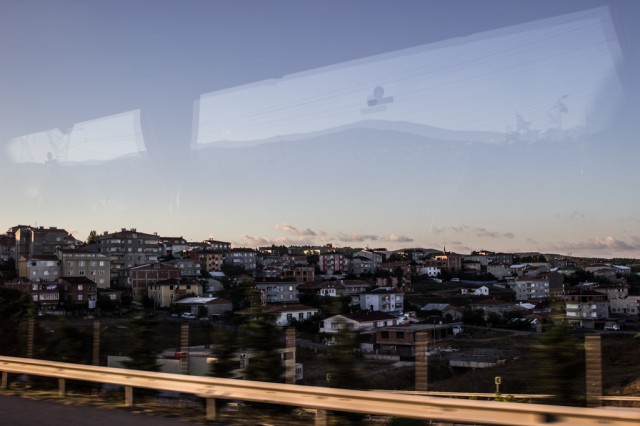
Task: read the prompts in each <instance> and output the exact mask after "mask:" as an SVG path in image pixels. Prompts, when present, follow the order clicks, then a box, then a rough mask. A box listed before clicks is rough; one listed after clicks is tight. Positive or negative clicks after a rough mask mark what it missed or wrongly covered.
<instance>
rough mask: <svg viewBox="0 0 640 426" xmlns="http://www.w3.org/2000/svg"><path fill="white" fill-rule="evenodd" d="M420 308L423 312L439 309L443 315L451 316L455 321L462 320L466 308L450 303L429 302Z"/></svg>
mask: <svg viewBox="0 0 640 426" xmlns="http://www.w3.org/2000/svg"><path fill="white" fill-rule="evenodd" d="M420 310H421V311H423V312H432V311H439V312H440V313H441V315H442V316H443V317H449V318H450V319H451V320H453V321H460V320H462V316H463V315H464V309H462V308H459V307H457V306H453V305H450V304H448V303H427V304H426V305H424V306H423V307H422V308H420Z"/></svg>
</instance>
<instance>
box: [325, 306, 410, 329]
mask: <svg viewBox="0 0 640 426" xmlns="http://www.w3.org/2000/svg"><path fill="white" fill-rule="evenodd" d="M397 323H398V318H397V317H395V316H393V315H391V314H387V313H384V312H379V311H360V312H355V313H352V314H344V315H334V316H332V317H329V318H327V319H325V320H324V321H322V322H321V323H320V333H339V332H340V330H341V329H348V330H354V331H357V332H360V333H365V332H372V331H374V330H375V329H377V328H380V327H388V326H392V325H396V324H397Z"/></svg>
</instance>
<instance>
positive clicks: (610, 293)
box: [593, 285, 640, 316]
mask: <svg viewBox="0 0 640 426" xmlns="http://www.w3.org/2000/svg"><path fill="white" fill-rule="evenodd" d="M593 291H595V292H598V293H603V294H606V295H607V300H608V301H609V314H611V315H620V316H637V315H638V312H640V311H639V310H638V308H639V305H638V302H639V301H640V296H629V288H628V287H627V286H614V285H608V286H602V285H599V286H597V287H595V286H594V287H593Z"/></svg>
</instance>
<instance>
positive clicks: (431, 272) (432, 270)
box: [418, 266, 442, 277]
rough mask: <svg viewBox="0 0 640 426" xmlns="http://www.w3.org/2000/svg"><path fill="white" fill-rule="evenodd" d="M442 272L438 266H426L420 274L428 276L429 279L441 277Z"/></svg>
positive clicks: (421, 269)
mask: <svg viewBox="0 0 640 426" xmlns="http://www.w3.org/2000/svg"><path fill="white" fill-rule="evenodd" d="M441 272H442V270H441V269H440V268H438V267H437V266H424V267H422V268H420V271H419V272H418V274H420V275H426V276H428V277H437V276H439V275H440V273H441Z"/></svg>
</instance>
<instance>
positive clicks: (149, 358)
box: [122, 317, 160, 371]
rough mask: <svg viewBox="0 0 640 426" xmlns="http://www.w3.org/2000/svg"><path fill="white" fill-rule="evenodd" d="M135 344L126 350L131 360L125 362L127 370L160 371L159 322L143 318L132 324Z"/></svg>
mask: <svg viewBox="0 0 640 426" xmlns="http://www.w3.org/2000/svg"><path fill="white" fill-rule="evenodd" d="M131 325H132V326H133V333H134V342H133V344H132V345H131V347H129V348H126V350H125V355H126V356H128V357H129V360H127V361H123V362H122V364H123V365H124V366H125V367H126V368H130V369H132V370H144V371H160V364H159V363H158V354H157V350H156V349H155V348H156V344H155V343H156V341H157V329H156V327H157V326H158V322H157V321H154V320H152V319H149V318H146V317H142V318H139V319H135V320H133V321H132V322H131Z"/></svg>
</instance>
